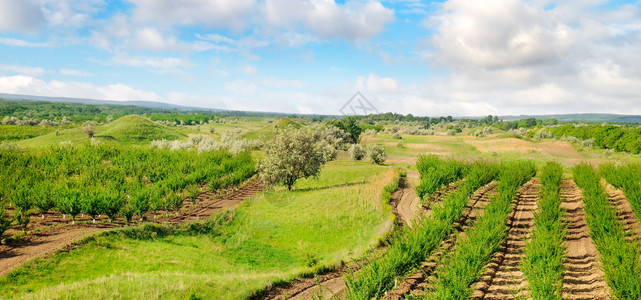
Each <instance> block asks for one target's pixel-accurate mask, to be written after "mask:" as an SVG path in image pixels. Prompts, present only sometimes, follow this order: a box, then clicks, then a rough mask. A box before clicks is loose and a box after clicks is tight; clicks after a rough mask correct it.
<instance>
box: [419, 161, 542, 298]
mask: <svg viewBox="0 0 641 300" xmlns="http://www.w3.org/2000/svg"><path fill="white" fill-rule="evenodd" d="M535 174H536V168H535V167H534V164H532V163H531V162H519V163H510V164H503V165H501V173H500V175H499V182H498V184H497V187H496V190H497V193H496V196H494V197H492V199H491V200H490V203H489V204H488V205H487V206H486V207H485V208H484V209H483V215H482V216H481V217H480V218H479V219H478V220H477V221H476V222H475V223H474V226H473V227H472V228H471V229H469V230H467V231H466V234H465V237H463V238H462V239H460V240H459V241H458V243H457V244H456V246H455V248H454V250H453V252H451V253H450V254H449V255H448V256H447V257H446V258H445V259H444V260H443V261H442V263H441V264H440V265H439V267H438V270H437V274H438V277H437V279H436V282H434V291H432V292H430V293H428V294H427V298H428V299H468V298H469V297H470V296H471V295H472V292H473V291H472V289H471V287H470V286H471V284H472V283H474V282H476V281H477V280H478V279H479V278H480V277H481V275H482V274H483V271H484V269H485V266H486V265H487V263H489V261H490V259H491V258H492V255H493V254H494V253H495V252H496V251H497V250H498V249H499V247H500V245H501V243H503V241H505V238H506V237H507V230H508V228H507V226H506V225H505V224H506V221H507V217H508V214H509V212H510V211H511V210H512V206H513V205H512V201H513V200H514V197H515V195H516V192H517V191H518V189H519V188H520V187H521V185H523V184H524V183H525V182H527V181H528V180H529V179H530V178H532V177H533V176H534V175H535Z"/></svg>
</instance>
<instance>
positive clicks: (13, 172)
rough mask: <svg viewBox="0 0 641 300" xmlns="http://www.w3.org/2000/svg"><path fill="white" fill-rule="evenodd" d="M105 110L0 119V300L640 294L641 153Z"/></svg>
mask: <svg viewBox="0 0 641 300" xmlns="http://www.w3.org/2000/svg"><path fill="white" fill-rule="evenodd" d="M60 109H61V110H62V109H64V111H66V112H69V111H74V110H73V109H71V108H69V107H63V108H60ZM83 109H85V108H83ZM107 111H109V112H113V113H114V115H115V118H114V117H113V116H112V118H113V120H111V119H109V120H108V119H107V116H105V113H101V112H100V111H96V112H94V115H91V114H89V115H91V116H93V117H92V118H82V117H81V116H82V111H81V112H80V113H78V114H77V116H76V115H74V117H73V118H69V120H71V121H70V124H66V125H59V124H58V125H56V124H54V125H50V126H49V127H47V126H44V127H39V126H41V125H38V124H40V123H37V122H36V121H35V120H23V119H18V121H16V120H14V119H11V120H9V121H8V122H12V123H15V124H8V125H0V126H5V127H3V128H6V129H7V131H6V132H7V134H6V135H5V136H6V138H4V140H5V142H4V143H3V144H2V147H0V148H1V149H2V150H0V165H1V166H2V170H0V178H1V179H2V181H1V182H0V197H1V199H2V202H0V208H1V209H2V211H1V214H0V227H2V229H3V234H2V240H3V244H2V245H0V249H1V250H2V253H0V265H2V266H5V270H2V273H1V274H3V275H2V277H0V297H1V298H35V299H66V298H98V299H111V298H149V299H175V298H179V299H182V298H203V299H247V298H254V299H286V298H295V299H296V298H298V299H305V298H312V297H320V296H319V295H322V296H323V297H331V296H335V297H338V298H341V299H372V298H375V299H469V298H473V299H483V298H488V299H511V298H533V299H574V298H601V299H607V298H619V299H638V298H639V297H641V282H640V281H639V280H638V278H641V269H640V268H641V262H640V261H639V253H640V251H641V250H640V248H639V244H638V241H639V239H641V226H640V225H639V216H641V181H639V178H638V175H637V174H638V173H639V170H641V168H640V167H639V166H640V164H639V163H640V162H641V160H639V157H638V155H636V154H635V150H634V149H633V148H630V149H628V150H629V151H628V150H626V147H625V145H623V146H613V147H610V146H605V144H603V143H604V142H603V141H604V140H607V137H605V136H604V137H597V139H596V143H595V144H593V143H591V142H589V141H588V142H584V141H585V140H589V139H590V137H591V136H582V135H580V134H579V133H578V132H580V130H575V131H573V132H571V133H572V134H574V135H576V136H578V137H580V138H581V139H582V140H577V141H575V140H571V139H568V138H567V137H566V138H560V137H556V136H554V135H555V134H561V133H562V132H565V133H566V134H568V136H569V133H568V132H569V131H568V130H567V129H568V128H566V127H563V126H566V125H562V126H556V125H545V124H537V123H536V122H534V123H533V124H530V125H527V124H525V123H523V124H524V125H523V126H526V127H523V130H521V131H517V130H514V129H513V128H512V129H510V128H508V127H510V126H512V125H510V124H508V123H507V121H506V122H503V121H500V120H497V121H488V122H491V123H489V124H484V123H480V122H479V121H478V120H465V119H463V120H456V119H452V120H449V121H448V120H447V119H445V118H442V119H435V120H436V121H435V122H434V123H431V125H430V126H429V129H425V128H424V127H428V126H425V124H424V123H423V122H425V121H424V120H423V119H411V118H410V119H408V120H401V121H399V120H389V119H386V118H388V117H386V116H385V115H380V116H378V117H377V118H379V119H377V118H373V119H372V120H360V119H359V118H355V119H350V118H345V119H340V120H333V119H323V118H306V117H295V116H294V117H292V116H290V117H287V118H284V117H283V116H273V115H267V116H228V115H214V114H211V115H207V114H193V115H189V114H181V113H173V112H167V111H153V110H144V113H145V116H142V115H128V116H120V115H117V114H116V112H118V113H122V112H123V111H122V110H115V109H112V110H107ZM19 112H20V111H19V110H15V111H13V113H19ZM125 112H129V111H125ZM7 113H10V112H7ZM137 113H143V112H137ZM17 116H20V115H19V114H18V115H17ZM40 117H41V118H42V117H49V115H46V114H42V116H40ZM192 119H193V120H192ZM489 120H493V119H492V118H490V119H489ZM87 121H90V123H86V122H87ZM181 121H182V122H181ZM20 122H22V123H20ZM39 122H42V120H39ZM55 122H59V121H55ZM430 122H431V121H430ZM18 123H20V124H21V125H18ZM31 123H33V124H32V125H29V124H31ZM372 123H373V124H372ZM34 124H35V125H34ZM421 126H422V127H421ZM517 126H519V125H518V122H517ZM527 126H529V127H527ZM545 126H551V127H545ZM554 126H556V127H554ZM598 126H599V125H595V124H592V125H589V126H586V131H585V132H588V134H592V133H594V134H597V133H599V132H601V131H599V130H600V129H598V130H597V129H594V128H597V127H598ZM355 128H357V130H356V129H355ZM559 128H560V129H559ZM576 128H579V127H576ZM604 128H605V127H604ZM608 128H609V127H608ZM457 129H458V130H457ZM506 129H507V130H506ZM545 130H549V131H551V132H553V133H554V134H552V135H546V134H544V133H541V132H543V131H545ZM563 130H565V131H563ZM604 130H605V129H604ZM625 130H626V131H625V132H624V133H622V134H621V136H624V137H625V136H626V134H627V135H629V134H628V133H627V132H628V131H630V132H632V130H633V129H625ZM606 131H608V132H609V131H611V129H610V130H606ZM4 132H5V131H3V133H4ZM581 132H582V131H581ZM599 134H600V133H599ZM355 135H356V136H357V137H358V138H357V139H356V141H360V147H361V148H362V149H361V150H360V151H362V152H363V153H361V154H360V155H356V154H355V151H356V150H354V148H352V147H353V146H352V143H353V140H354V139H353V137H354V136H355ZM574 135H572V136H574ZM626 140H630V139H628V138H626ZM348 141H350V142H348ZM286 142H291V144H287V143H286ZM621 143H623V142H621ZM288 145H298V146H291V147H290V146H288ZM305 145H306V146H305ZM375 145H377V146H378V147H375ZM615 145H616V144H615ZM350 148H352V149H351V150H348V149H350ZM292 149H293V150H292ZM374 149H378V150H374ZM612 149H614V150H616V151H613V150H612ZM284 151H291V152H287V153H289V154H287V157H286V159H282V158H280V157H279V156H278V155H279V153H280V152H284ZM301 153H303V154H301ZM297 155H298V156H297ZM303 155H307V156H303ZM299 156H300V157H299ZM356 156H358V158H356ZM291 161H298V162H297V163H291ZM267 162H269V163H270V164H269V165H268V164H267ZM288 163H289V164H298V165H305V166H307V165H309V166H310V167H309V169H311V170H315V171H317V172H303V171H301V170H296V168H295V166H292V168H291V169H288V170H290V171H288V172H283V171H282V170H274V168H284V167H282V166H283V165H287V164H288ZM314 163H317V164H314ZM269 172H274V173H269ZM266 174H269V176H268V175H266ZM292 174H293V175H292ZM408 220H411V222H408ZM38 247H43V248H38ZM30 249H31V250H30ZM29 251H31V252H32V253H31V254H29Z"/></svg>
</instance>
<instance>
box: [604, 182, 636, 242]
mask: <svg viewBox="0 0 641 300" xmlns="http://www.w3.org/2000/svg"><path fill="white" fill-rule="evenodd" d="M606 191H607V193H608V196H609V200H610V204H612V206H613V207H616V209H617V216H618V217H619V221H620V222H621V224H623V227H624V228H625V231H626V238H627V239H628V240H634V241H639V240H641V224H639V220H638V219H637V218H636V216H635V215H634V212H633V211H632V206H630V202H629V201H628V199H627V198H626V197H625V195H624V194H623V191H621V190H618V189H616V188H615V187H613V186H612V185H610V184H608V185H606Z"/></svg>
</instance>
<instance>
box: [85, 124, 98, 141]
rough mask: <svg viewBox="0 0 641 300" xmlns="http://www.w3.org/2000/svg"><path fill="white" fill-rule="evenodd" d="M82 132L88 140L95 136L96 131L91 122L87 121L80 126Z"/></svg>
mask: <svg viewBox="0 0 641 300" xmlns="http://www.w3.org/2000/svg"><path fill="white" fill-rule="evenodd" d="M82 131H84V132H85V134H87V136H88V137H89V138H93V135H94V134H96V129H95V128H94V127H93V122H89V121H87V122H85V123H84V124H83V125H82Z"/></svg>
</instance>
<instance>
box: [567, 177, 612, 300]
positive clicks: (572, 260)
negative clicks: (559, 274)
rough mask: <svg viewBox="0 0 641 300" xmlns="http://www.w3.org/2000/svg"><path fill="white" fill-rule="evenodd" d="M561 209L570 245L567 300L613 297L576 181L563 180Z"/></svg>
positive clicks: (568, 245)
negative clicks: (563, 211)
mask: <svg viewBox="0 0 641 300" xmlns="http://www.w3.org/2000/svg"><path fill="white" fill-rule="evenodd" d="M561 197H562V199H563V202H562V203H561V208H562V209H564V210H565V211H566V213H565V222H566V224H567V233H566V236H565V243H566V248H567V254H566V260H565V263H564V267H565V270H566V271H565V274H564V276H563V298H564V299H576V300H578V299H585V300H588V299H609V296H608V294H609V289H608V286H607V284H606V282H605V280H604V279H603V278H604V276H603V272H602V270H601V268H600V260H599V254H598V252H597V250H596V247H595V246H594V242H593V241H592V238H591V237H590V234H589V231H588V227H587V223H586V221H585V211H584V209H583V200H582V194H581V190H579V188H578V187H577V186H576V184H575V183H574V181H572V180H570V179H563V181H562V182H561Z"/></svg>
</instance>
